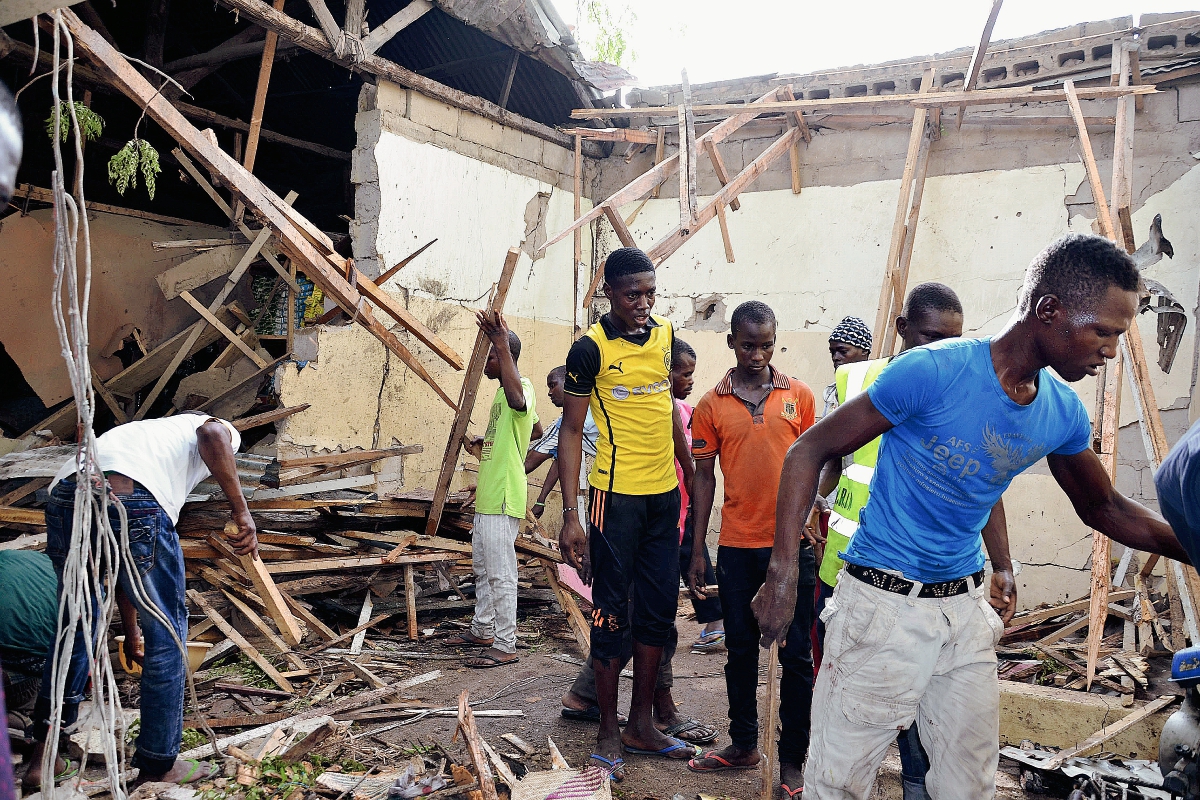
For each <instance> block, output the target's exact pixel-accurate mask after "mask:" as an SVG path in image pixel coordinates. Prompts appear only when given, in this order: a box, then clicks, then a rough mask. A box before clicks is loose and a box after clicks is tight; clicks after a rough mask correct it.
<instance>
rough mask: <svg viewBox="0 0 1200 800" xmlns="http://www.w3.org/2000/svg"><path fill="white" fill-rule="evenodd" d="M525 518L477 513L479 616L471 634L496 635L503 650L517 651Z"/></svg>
mask: <svg viewBox="0 0 1200 800" xmlns="http://www.w3.org/2000/svg"><path fill="white" fill-rule="evenodd" d="M520 524H521V520H519V519H517V518H516V517H510V516H508V515H507V514H476V515H475V527H474V529H473V530H472V531H471V566H472V568H473V570H474V572H475V618H474V619H472V620H471V635H472V636H475V637H478V638H480V639H492V638H494V639H495V644H493V647H495V648H496V649H497V650H499V651H500V652H502V653H515V652H517V551H516V550H515V549H514V547H513V545H514V544H515V543H516V541H517V533H518V532H519V530H520Z"/></svg>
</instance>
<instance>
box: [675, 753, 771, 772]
mask: <svg viewBox="0 0 1200 800" xmlns="http://www.w3.org/2000/svg"><path fill="white" fill-rule="evenodd" d="M698 760H699V761H716V762H717V764H718V766H715V767H702V766H700V765H699V764H698V763H696V762H697V759H695V758H693V759H691V760H690V761H688V763H687V767H688V769H690V770H691V771H692V772H724V771H725V770H730V769H758V764H733V763H730V762H729V761H726V760H725V759H723V758H721V757H720V756H719V755H717V751H716V750H710V751H709V752H707V753H705V754H704V756H703V757H702V758H700V759H698Z"/></svg>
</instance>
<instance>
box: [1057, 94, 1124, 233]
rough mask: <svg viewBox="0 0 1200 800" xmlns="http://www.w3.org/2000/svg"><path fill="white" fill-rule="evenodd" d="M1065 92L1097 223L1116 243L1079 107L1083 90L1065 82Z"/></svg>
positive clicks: (1098, 172) (1089, 139)
mask: <svg viewBox="0 0 1200 800" xmlns="http://www.w3.org/2000/svg"><path fill="white" fill-rule="evenodd" d="M1118 88H1119V87H1118ZM1063 91H1064V92H1065V94H1066V98H1067V105H1068V106H1070V108H1071V116H1072V117H1073V118H1074V120H1075V126H1076V129H1077V131H1078V133H1079V150H1080V155H1081V156H1082V157H1083V166H1084V169H1085V170H1086V171H1087V178H1088V185H1089V186H1090V187H1091V189H1092V202H1094V203H1095V204H1096V218H1097V221H1098V222H1099V223H1100V229H1101V231H1102V232H1103V235H1104V236H1105V237H1107V238H1109V239H1111V240H1112V241H1114V242H1115V241H1118V240H1117V236H1116V232H1115V231H1114V230H1113V226H1112V216H1111V215H1110V214H1109V210H1108V200H1107V199H1106V198H1105V196H1104V184H1102V183H1101V182H1100V170H1099V169H1098V168H1097V167H1096V156H1095V154H1094V153H1093V152H1092V140H1091V138H1090V137H1089V136H1088V132H1087V123H1085V122H1084V120H1083V109H1082V108H1080V106H1079V100H1080V98H1081V97H1082V96H1083V90H1080V89H1076V88H1075V82H1074V81H1071V80H1067V81H1064V82H1063Z"/></svg>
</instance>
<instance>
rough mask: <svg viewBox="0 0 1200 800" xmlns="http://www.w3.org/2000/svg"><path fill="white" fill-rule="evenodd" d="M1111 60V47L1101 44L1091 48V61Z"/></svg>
mask: <svg viewBox="0 0 1200 800" xmlns="http://www.w3.org/2000/svg"><path fill="white" fill-rule="evenodd" d="M1110 58H1112V45H1111V44H1102V45H1100V46H1099V47H1093V48H1092V61H1107V60H1108V59H1110Z"/></svg>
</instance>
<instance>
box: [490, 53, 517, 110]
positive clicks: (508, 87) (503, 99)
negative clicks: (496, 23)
mask: <svg viewBox="0 0 1200 800" xmlns="http://www.w3.org/2000/svg"><path fill="white" fill-rule="evenodd" d="M520 63H521V51H520V50H517V49H514V50H513V54H512V60H510V61H509V62H508V73H507V74H506V75H505V76H504V88H502V89H501V90H500V99H499V100H497V101H496V105H498V106H500V107H501V108H507V107H508V95H509V93H510V92H511V91H512V85H513V79H514V78H516V77H517V66H518V65H519V64H520Z"/></svg>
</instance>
